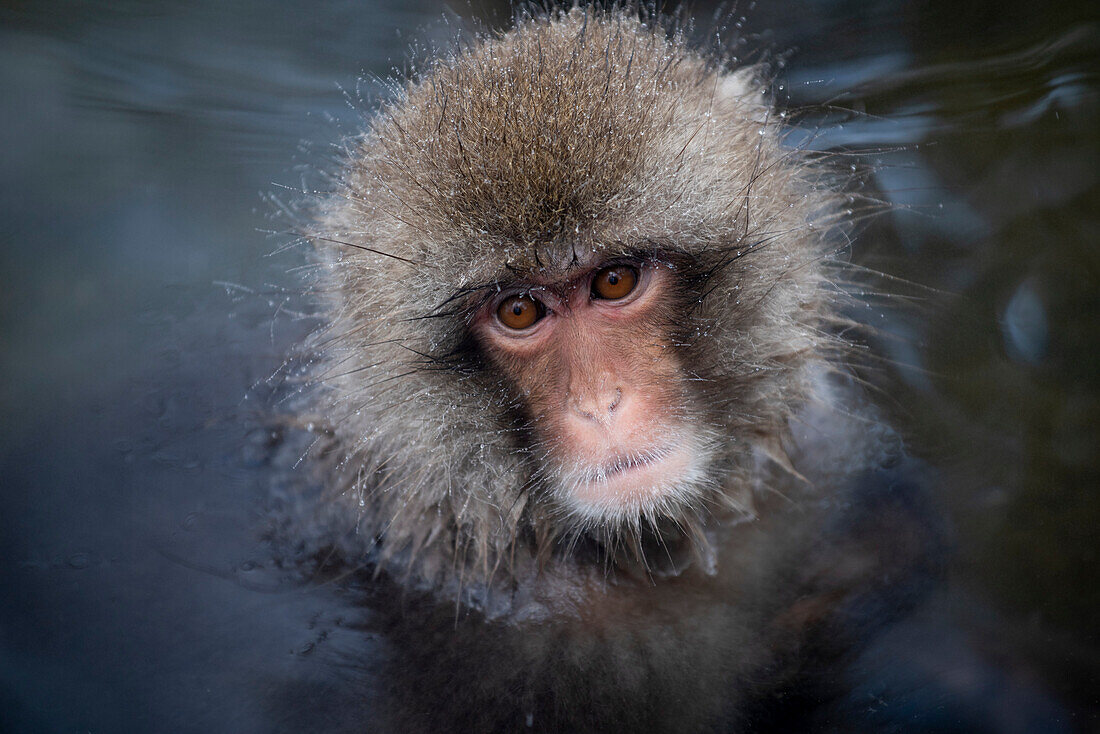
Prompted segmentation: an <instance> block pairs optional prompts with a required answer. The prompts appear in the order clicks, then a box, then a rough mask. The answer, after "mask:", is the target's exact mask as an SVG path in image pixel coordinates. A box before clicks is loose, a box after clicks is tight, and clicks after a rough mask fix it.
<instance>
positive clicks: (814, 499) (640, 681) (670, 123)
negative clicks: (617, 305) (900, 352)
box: [300, 9, 934, 731]
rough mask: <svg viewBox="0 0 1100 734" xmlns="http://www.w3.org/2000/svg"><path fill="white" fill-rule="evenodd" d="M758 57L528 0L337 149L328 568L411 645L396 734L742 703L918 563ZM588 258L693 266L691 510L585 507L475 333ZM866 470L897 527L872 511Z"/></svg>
mask: <svg viewBox="0 0 1100 734" xmlns="http://www.w3.org/2000/svg"><path fill="white" fill-rule="evenodd" d="M760 74H761V72H760V70H757V69H753V68H749V69H734V70H731V69H727V68H725V67H723V65H722V64H720V63H717V62H716V61H715V60H714V59H713V58H711V57H710V56H708V55H706V54H703V53H701V52H699V51H697V50H694V49H693V48H692V46H691V45H690V44H689V43H688V42H687V40H686V39H685V38H684V37H683V36H682V35H681V34H680V33H678V32H677V31H676V30H675V29H672V30H670V29H669V28H667V27H665V26H664V25H662V24H661V23H659V22H654V21H653V19H649V21H648V22H643V21H642V20H639V17H638V15H636V14H629V13H625V12H621V11H614V10H612V11H592V10H587V11H586V10H580V9H573V10H562V11H549V12H542V13H533V14H526V15H521V16H520V17H519V18H518V20H517V22H516V27H515V28H514V29H513V30H511V31H509V32H507V33H504V34H502V35H493V36H484V37H480V38H478V39H477V40H476V42H474V43H471V44H466V45H460V46H459V47H456V49H455V50H453V51H452V52H451V53H450V54H448V55H444V56H443V57H442V58H440V59H438V60H437V61H435V62H433V63H431V64H430V65H428V66H427V67H426V68H424V69H423V70H422V71H421V72H420V73H418V74H417V75H416V76H415V78H413V79H412V80H410V81H408V82H407V83H406V84H405V85H404V86H403V87H402V88H401V90H400V92H399V93H398V94H397V95H396V96H395V98H394V99H392V100H391V101H389V102H387V103H385V104H384V105H383V106H382V108H381V109H380V110H379V111H378V112H377V114H376V115H375V116H374V117H373V118H372V120H371V121H370V125H369V128H368V129H367V131H366V132H365V133H363V134H362V135H361V136H360V137H357V138H355V139H353V140H351V141H349V143H348V145H347V151H346V156H345V160H344V161H343V164H342V169H341V172H340V174H339V177H338V179H337V181H336V186H335V191H334V192H333V193H332V194H331V195H330V196H327V197H325V198H324V199H323V200H321V201H320V202H319V203H318V204H317V207H316V216H315V219H314V224H313V228H312V229H311V230H310V231H309V232H308V233H307V234H308V238H309V239H310V240H312V241H314V242H315V243H316V244H317V257H318V268H317V269H316V270H315V272H316V273H317V275H316V279H315V281H314V282H313V284H312V286H311V291H312V292H313V293H314V294H315V295H316V298H317V299H318V302H319V304H320V309H321V315H322V318H323V319H324V321H325V326H324V328H322V329H320V330H318V331H317V332H316V333H315V334H314V336H313V337H312V338H311V340H310V342H309V343H308V344H307V345H306V349H305V353H306V354H307V355H309V357H308V359H309V361H310V362H311V364H310V366H309V368H308V370H307V377H308V383H309V385H308V387H307V389H306V390H305V391H304V393H303V394H304V396H305V397H304V398H303V399H302V403H301V409H300V412H301V414H302V415H303V416H310V417H314V418H316V419H317V425H316V426H315V427H314V429H313V430H314V431H315V432H316V433H317V434H318V438H317V442H316V445H315V446H314V450H313V451H312V452H311V453H310V455H309V457H308V458H309V462H310V465H311V466H313V467H315V468H317V469H318V470H319V471H320V473H321V475H322V481H323V483H324V485H325V487H326V495H327V496H326V500H325V501H324V502H322V503H319V504H318V505H317V506H316V508H315V509H316V513H317V515H318V516H319V517H321V518H322V521H321V523H320V524H321V525H323V526H324V527H327V528H328V529H329V530H328V531H327V535H325V537H326V538H327V539H328V541H327V542H331V543H332V545H333V546H334V547H335V550H334V551H333V552H332V553H328V554H327V555H325V562H326V563H327V562H329V561H330V560H331V559H333V558H334V557H335V558H339V559H343V560H342V561H341V562H342V563H344V564H347V565H349V566H350V567H351V568H352V569H354V568H356V567H361V568H363V569H364V572H365V573H367V574H368V575H369V576H370V577H371V578H372V579H373V580H372V581H368V582H365V583H366V585H367V586H369V587H370V588H372V591H371V592H370V596H371V599H372V600H371V601H369V602H368V604H369V606H371V607H372V608H373V609H374V610H375V611H376V613H377V619H376V621H375V622H374V623H373V624H374V628H375V629H377V630H378V631H381V632H384V633H385V635H386V637H387V639H389V640H390V641H391V642H392V643H393V646H394V650H395V652H394V659H393V661H392V664H391V667H390V670H389V672H388V673H387V674H386V677H387V680H389V681H390V685H392V689H393V695H392V696H391V697H390V698H389V700H390V702H391V705H389V706H388V707H387V708H386V709H385V712H384V713H383V712H377V713H376V714H375V715H376V716H385V717H386V718H385V719H384V720H385V722H386V723H384V724H382V726H383V728H392V729H393V730H401V731H409V730H424V731H439V730H454V731H514V730H516V728H518V727H523V726H526V725H528V724H530V725H532V726H534V728H535V730H540V731H552V730H561V731H606V730H613V729H617V730H629V731H648V730H653V731H661V730H665V731H710V730H715V731H717V730H725V729H728V728H740V727H746V726H749V724H750V722H751V721H752V717H753V716H754V713H753V712H754V711H755V712H759V711H760V710H761V707H762V706H763V707H764V708H767V706H768V705H770V704H767V703H761V702H762V701H775V700H777V699H775V698H774V696H775V695H776V691H779V690H784V689H789V688H790V687H791V686H792V685H794V682H795V681H797V680H801V679H803V678H804V677H805V676H804V674H805V663H804V661H805V660H806V659H808V656H806V655H805V653H806V651H807V650H808V649H810V648H813V649H814V650H816V655H817V657H816V659H832V658H834V657H836V656H838V655H840V654H842V653H843V651H844V650H845V649H846V647H847V646H848V645H850V644H851V642H852V640H851V639H850V637H851V635H850V634H848V633H849V632H850V629H849V628H848V627H845V626H844V625H843V624H842V623H841V622H838V619H842V618H845V615H849V616H852V615H854V614H855V612H852V611H851V610H852V609H855V608H859V606H860V605H867V604H870V603H871V602H869V601H868V600H875V599H882V598H886V597H887V596H889V595H890V594H893V593H895V592H896V590H897V584H896V583H887V582H886V581H885V580H884V579H886V578H887V577H890V576H891V574H893V579H894V581H895V582H896V581H897V580H898V579H908V578H911V577H912V578H917V577H919V578H925V577H927V573H926V572H927V571H928V568H929V567H930V566H929V561H928V560H927V558H928V556H927V554H926V553H925V550H924V548H925V546H926V545H927V543H926V542H925V541H926V540H927V538H928V537H930V536H931V535H934V533H931V531H928V530H927V528H926V527H925V526H924V525H923V524H922V523H921V522H919V521H918V522H915V521H914V520H913V517H916V516H919V515H920V513H915V514H914V513H912V512H911V508H909V505H908V504H907V503H909V501H910V500H909V499H906V497H908V496H909V495H908V494H906V492H908V491H909V490H906V491H901V490H896V487H897V486H898V483H897V482H896V481H894V480H891V479H889V476H892V475H889V472H886V473H885V474H884V473H883V471H884V470H880V469H876V467H880V466H882V465H884V464H887V463H889V462H891V461H896V460H897V459H896V457H897V456H898V455H899V454H898V447H897V442H896V440H895V439H894V438H893V437H892V435H891V434H890V432H889V430H888V429H886V428H885V427H883V426H881V425H880V423H879V422H878V421H877V420H876V419H875V417H874V412H873V410H872V409H870V408H869V407H868V406H866V405H863V404H862V400H861V398H859V396H858V395H859V393H858V390H855V389H853V388H852V386H851V385H850V383H848V382H846V381H845V380H844V379H843V378H842V379H839V380H838V379H836V378H835V374H836V373H837V367H836V365H837V364H839V363H842V362H843V361H844V359H845V358H846V357H845V350H846V349H847V345H846V343H845V342H843V341H842V340H841V339H839V338H838V337H837V336H835V334H836V328H835V327H836V325H837V324H839V323H840V322H841V319H840V317H839V316H838V315H837V314H838V310H839V308H840V305H841V304H842V302H843V300H844V296H843V295H842V293H841V292H840V290H839V289H837V288H835V287H834V286H833V285H832V282H833V279H834V278H835V277H836V275H837V273H838V272H839V271H838V268H842V265H840V264H838V263H837V262H836V261H835V259H834V257H833V255H834V253H835V250H836V248H837V247H838V244H839V243H842V242H843V240H844V229H843V228H844V226H845V225H844V218H843V217H842V216H841V214H840V211H841V195H840V194H838V193H836V192H837V190H838V187H837V179H836V176H835V175H834V174H833V173H832V172H831V171H829V170H827V169H825V168H823V167H821V166H818V165H813V164H810V163H809V162H808V159H807V156H806V155H804V154H803V153H801V152H799V151H797V150H791V149H789V148H786V147H784V146H783V136H784V128H783V126H782V125H781V124H780V122H779V120H778V119H777V118H776V116H775V115H774V113H773V111H772V109H771V107H770V106H769V102H768V99H767V97H766V95H764V94H763V90H764V88H765V82H764V80H762V79H761V78H760ZM592 253H596V254H597V255H598V256H601V257H604V258H612V257H618V256H631V257H641V258H653V259H656V260H659V261H660V262H663V263H668V264H670V265H671V266H674V267H675V269H676V273H677V284H678V285H677V292H676V294H675V297H674V298H673V299H671V300H670V304H669V307H668V311H667V313H665V314H663V316H662V319H663V320H664V322H665V324H666V325H667V327H668V329H669V333H670V334H671V335H672V337H673V338H672V343H673V344H674V345H675V346H674V349H675V353H676V360H677V362H678V363H679V364H680V365H683V366H684V374H685V375H686V376H687V377H686V379H685V381H684V387H683V389H684V390H685V392H686V393H687V396H686V398H685V405H687V406H689V409H690V410H691V411H693V413H692V414H693V416H694V417H695V419H696V420H697V421H698V424H699V425H701V426H703V427H704V431H703V433H702V435H705V436H706V437H707V438H708V441H710V442H712V443H713V446H712V449H713V451H714V453H715V457H716V458H715V460H714V461H713V462H712V464H711V467H710V469H709V472H710V474H709V484H708V485H707V486H708V489H707V493H706V496H705V497H704V498H703V501H702V502H699V503H694V504H687V503H675V502H673V503H670V504H669V505H667V506H661V507H658V508H653V509H652V511H651V512H648V513H641V514H639V515H638V516H635V517H631V518H626V519H622V520H619V521H616V522H603V523H593V522H590V521H586V520H584V519H583V518H577V517H575V516H573V515H571V514H570V513H569V512H568V511H567V509H566V508H563V507H561V506H560V505H559V504H557V503H556V502H555V501H554V499H553V497H552V496H551V493H549V492H548V491H546V484H545V482H547V481H549V480H551V479H554V478H555V471H556V470H555V468H554V466H553V465H552V464H551V463H548V462H546V461H545V459H544V455H545V453H546V452H545V450H544V449H545V447H542V450H540V447H539V446H538V443H537V441H535V440H533V439H532V435H533V431H532V421H533V420H534V419H535V417H533V416H532V415H531V414H530V413H529V412H527V411H526V408H525V404H524V400H523V397H522V396H521V395H519V394H517V393H516V391H515V390H514V389H513V388H512V387H511V384H510V382H509V380H508V379H507V378H506V375H505V374H503V373H502V372H501V371H500V370H499V369H498V367H497V366H494V365H493V364H491V363H489V361H488V360H486V359H485V358H484V357H483V356H482V355H481V354H479V352H478V350H477V348H476V345H475V343H474V342H473V340H472V339H471V337H470V333H469V329H468V325H469V322H470V319H471V318H472V316H473V314H474V313H475V312H476V311H477V309H478V308H479V307H481V305H482V304H483V303H485V300H486V299H487V298H489V297H490V296H491V295H492V294H494V293H495V292H496V289H497V288H499V287H501V286H502V285H504V284H507V283H509V282H513V281H515V280H522V279H524V278H536V277H537V278H553V277H555V276H556V275H558V274H563V273H566V272H568V271H569V268H570V267H572V265H573V264H574V263H576V262H578V261H579V260H583V259H584V258H586V257H590V256H591V255H592ZM891 457H893V458H891ZM876 472H877V473H876ZM888 475H889V476H888ZM864 486H873V487H877V489H875V490H874V492H872V494H874V496H875V497H876V499H875V500H874V501H873V502H872V503H871V504H872V505H875V503H879V504H880V505H881V507H882V508H884V509H882V511H881V513H879V515H878V517H879V518H880V519H882V518H885V520H884V521H885V525H881V524H875V523H870V522H866V521H865V520H861V519H859V518H862V517H863V516H862V515H859V513H858V512H857V513H855V514H853V512H854V511H853V509H852V508H853V507H854V506H858V504H856V503H857V500H855V499H853V497H855V495H856V494H858V492H859V491H862V490H859V488H860V487H864ZM868 491H870V490H868ZM875 492H877V494H875ZM864 503H865V504H866V501H864ZM894 516H896V517H897V518H898V519H897V520H896V522H895V526H896V527H894V528H893V531H892V535H891V533H889V532H888V533H887V534H886V535H883V533H882V532H881V530H882V528H883V527H890V518H891V517H894ZM861 522H863V523H864V524H865V525H866V526H867V527H865V528H863V529H862V530H858V531H855V530H853V528H856V527H861V526H860V523H861ZM906 533H908V536H912V537H911V538H910V540H907V541H905V542H904V543H902V545H901V546H900V547H899V546H896V545H891V543H895V544H896V543H897V542H898V541H897V538H899V537H903V536H905V537H908V536H906ZM318 545H320V543H318ZM914 569H919V570H920V573H916V571H914ZM902 585H903V586H904V584H902ZM899 593H900V595H901V597H904V598H906V599H908V598H909V596H907V595H909V590H908V589H905V590H903V591H902V592H899ZM876 603H877V602H876ZM901 606H904V603H900V602H899V603H897V607H898V608H900V607H901ZM880 618H881V616H880ZM848 621H849V622H850V621H851V620H848ZM368 728H369V727H368Z"/></svg>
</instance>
